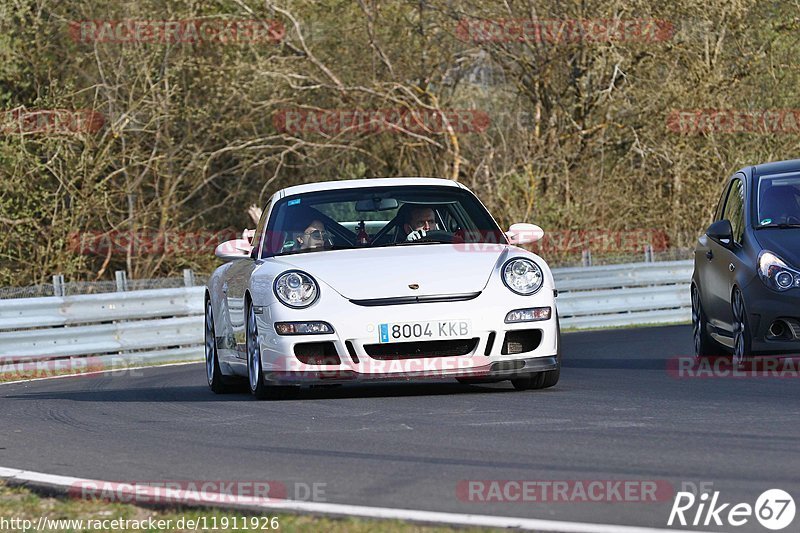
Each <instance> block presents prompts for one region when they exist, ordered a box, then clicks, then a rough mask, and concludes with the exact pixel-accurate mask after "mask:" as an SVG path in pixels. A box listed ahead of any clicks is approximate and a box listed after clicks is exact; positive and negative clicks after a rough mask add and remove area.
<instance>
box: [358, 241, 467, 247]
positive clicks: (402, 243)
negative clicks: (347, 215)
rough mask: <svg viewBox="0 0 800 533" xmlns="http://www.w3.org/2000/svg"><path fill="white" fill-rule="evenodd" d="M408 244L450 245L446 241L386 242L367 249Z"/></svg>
mask: <svg viewBox="0 0 800 533" xmlns="http://www.w3.org/2000/svg"><path fill="white" fill-rule="evenodd" d="M410 244H452V243H449V242H446V241H429V240H424V241H400V242H387V243H386V244H381V245H378V246H369V248H386V247H388V246H408V245H410Z"/></svg>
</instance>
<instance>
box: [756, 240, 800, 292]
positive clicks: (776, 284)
mask: <svg viewBox="0 0 800 533" xmlns="http://www.w3.org/2000/svg"><path fill="white" fill-rule="evenodd" d="M758 276H759V277H760V278H761V281H763V282H764V284H765V285H766V286H767V287H769V288H770V289H774V290H776V291H786V290H789V289H791V288H792V287H800V272H798V271H797V270H795V269H793V268H789V267H788V266H787V265H786V263H785V262H784V261H783V259H781V258H780V257H778V256H777V255H775V254H773V253H772V252H768V251H767V250H764V251H762V252H761V253H760V254H758Z"/></svg>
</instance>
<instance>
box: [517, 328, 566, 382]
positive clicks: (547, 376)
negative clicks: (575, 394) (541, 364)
mask: <svg viewBox="0 0 800 533" xmlns="http://www.w3.org/2000/svg"><path fill="white" fill-rule="evenodd" d="M556 342H557V346H558V349H557V351H556V363H557V365H558V366H556V368H554V369H553V370H545V371H544V372H534V373H532V374H527V375H525V376H520V377H518V378H514V379H512V380H511V384H512V385H513V386H514V388H515V389H517V390H531V389H547V388H550V387H552V386H554V385H555V384H556V383H558V380H559V378H560V377H561V323H560V322H559V321H558V315H556Z"/></svg>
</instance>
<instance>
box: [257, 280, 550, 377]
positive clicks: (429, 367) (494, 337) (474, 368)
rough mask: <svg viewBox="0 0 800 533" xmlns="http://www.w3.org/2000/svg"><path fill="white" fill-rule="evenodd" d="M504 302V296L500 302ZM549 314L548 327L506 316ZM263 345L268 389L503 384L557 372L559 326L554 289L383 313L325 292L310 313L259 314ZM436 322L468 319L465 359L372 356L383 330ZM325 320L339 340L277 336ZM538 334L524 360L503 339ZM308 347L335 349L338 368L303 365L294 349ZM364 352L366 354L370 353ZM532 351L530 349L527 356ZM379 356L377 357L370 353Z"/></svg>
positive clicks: (277, 308)
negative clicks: (375, 383) (283, 325)
mask: <svg viewBox="0 0 800 533" xmlns="http://www.w3.org/2000/svg"><path fill="white" fill-rule="evenodd" d="M498 295H499V296H498ZM545 306H550V307H551V308H552V313H551V318H550V319H549V320H543V321H536V322H522V323H515V324H506V323H505V322H504V319H505V317H506V314H507V313H508V312H509V311H511V310H514V309H521V308H529V307H545ZM256 317H257V321H258V330H259V337H260V341H261V354H262V368H263V372H264V379H265V380H266V381H267V382H269V383H282V384H292V383H297V384H302V383H347V382H353V381H372V380H393V381H394V380H401V381H408V380H421V379H441V378H463V379H468V380H475V381H499V380H502V379H509V378H512V377H514V376H519V375H522V374H529V373H532V372H543V371H547V370H554V369H556V368H558V365H559V361H558V358H557V354H558V326H557V311H556V307H555V296H554V291H553V289H552V288H548V287H542V289H540V290H539V291H538V292H537V293H536V294H535V295H532V296H519V295H515V294H512V293H510V291H508V290H507V289H505V288H502V290H497V288H493V287H486V289H485V290H484V291H483V292H482V293H481V294H480V295H479V296H478V297H476V298H474V299H471V300H468V301H459V302H435V303H414V304H404V305H392V306H385V307H365V306H361V305H357V304H354V303H352V302H351V301H349V300H348V299H346V298H344V297H342V296H341V295H339V294H338V293H336V292H335V291H332V290H326V291H324V293H323V294H321V295H320V298H319V300H318V301H317V302H316V303H315V304H314V305H312V306H311V307H309V308H307V309H290V308H288V307H286V306H284V305H282V304H280V303H273V304H271V305H269V306H265V307H263V308H262V312H261V313H260V314H258V315H256ZM438 320H469V321H470V322H471V325H472V328H471V331H470V333H469V335H468V337H465V338H462V339H458V338H456V339H453V340H466V339H467V338H468V339H469V340H471V341H473V342H474V347H473V348H472V349H471V350H470V351H469V353H465V354H464V355H453V356H449V355H443V356H425V354H424V353H423V354H422V355H421V356H415V357H404V356H400V357H397V358H392V357H389V358H387V357H373V356H370V355H369V354H368V348H369V347H370V346H371V345H376V344H379V343H380V341H379V324H381V323H385V322H391V323H407V322H423V321H438ZM284 321H325V322H327V323H329V324H330V325H331V326H333V329H334V333H331V334H318V335H278V334H277V333H276V332H275V328H274V324H275V322H284ZM520 330H530V331H533V330H536V331H538V333H536V335H537V336H538V339H539V340H538V343H536V344H535V347H533V346H532V345H531V346H526V347H525V351H521V352H519V353H504V352H506V351H508V350H506V349H505V348H507V346H508V345H507V344H505V341H506V334H507V333H508V332H517V333H519V331H520ZM305 343H330V344H329V345H332V346H333V347H334V348H335V352H336V355H337V356H338V360H339V363H338V364H305V363H303V362H301V361H300V359H298V357H296V356H295V347H296V346H297V345H298V344H305ZM365 346H366V347H367V348H365ZM529 348H532V349H529ZM373 354H374V350H373Z"/></svg>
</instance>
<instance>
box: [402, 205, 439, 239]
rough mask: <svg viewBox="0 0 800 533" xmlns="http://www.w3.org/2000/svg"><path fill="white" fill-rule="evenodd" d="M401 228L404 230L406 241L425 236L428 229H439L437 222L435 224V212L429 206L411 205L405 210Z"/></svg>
mask: <svg viewBox="0 0 800 533" xmlns="http://www.w3.org/2000/svg"><path fill="white" fill-rule="evenodd" d="M403 229H404V230H405V232H406V241H408V242H411V241H418V240H419V239H422V238H423V237H425V236H426V235H427V233H428V232H429V231H435V230H438V229H439V226H438V224H436V213H435V212H434V211H433V209H432V208H430V207H424V206H417V207H412V208H410V209H409V210H408V211H407V212H406V218H405V224H403Z"/></svg>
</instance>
